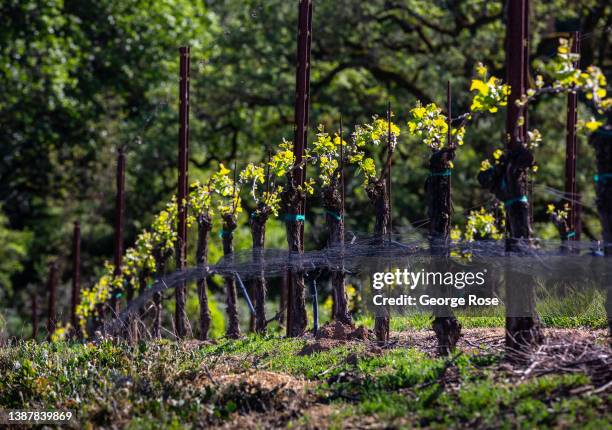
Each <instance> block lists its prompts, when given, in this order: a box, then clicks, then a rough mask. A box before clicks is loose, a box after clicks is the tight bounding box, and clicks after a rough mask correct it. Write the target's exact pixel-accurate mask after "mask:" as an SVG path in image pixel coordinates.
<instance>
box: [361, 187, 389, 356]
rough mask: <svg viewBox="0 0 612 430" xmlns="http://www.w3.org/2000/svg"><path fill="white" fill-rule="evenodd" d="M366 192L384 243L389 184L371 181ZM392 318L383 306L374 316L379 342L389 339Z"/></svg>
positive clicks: (378, 237)
mask: <svg viewBox="0 0 612 430" xmlns="http://www.w3.org/2000/svg"><path fill="white" fill-rule="evenodd" d="M366 193H367V194H368V198H369V199H370V203H372V205H373V206H374V210H375V213H376V221H375V224H374V237H375V238H376V244H377V245H379V246H382V245H384V243H385V235H386V234H387V225H388V224H389V201H388V199H387V186H386V182H385V180H384V179H382V180H378V181H376V182H370V183H369V184H368V185H367V186H366ZM390 323H391V319H390V316H389V309H388V308H387V307H384V308H381V309H380V310H379V311H378V312H377V315H375V317H374V333H375V334H376V339H377V340H378V342H379V343H381V344H384V343H386V342H388V341H389V334H390Z"/></svg>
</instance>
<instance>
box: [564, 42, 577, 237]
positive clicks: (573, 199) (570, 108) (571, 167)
mask: <svg viewBox="0 0 612 430" xmlns="http://www.w3.org/2000/svg"><path fill="white" fill-rule="evenodd" d="M571 52H572V53H574V54H580V32H579V31H575V32H574V33H573V34H572V46H571ZM576 65H577V64H576ZM576 65H575V66H576ZM577 107H578V95H577V94H576V93H575V92H570V93H568V95H567V122H566V135H565V198H566V199H567V200H569V202H570V215H569V218H568V223H569V225H568V235H567V239H568V240H580V196H579V194H578V188H577V185H576V155H577V139H576V122H577V120H578V110H577Z"/></svg>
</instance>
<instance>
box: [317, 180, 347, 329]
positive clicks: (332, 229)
mask: <svg viewBox="0 0 612 430" xmlns="http://www.w3.org/2000/svg"><path fill="white" fill-rule="evenodd" d="M323 204H324V207H325V210H326V214H325V222H326V223H327V229H328V232H329V236H328V240H327V246H328V247H329V248H331V249H333V250H335V251H338V252H340V253H342V254H343V253H344V218H343V216H344V214H343V213H342V210H343V208H342V192H341V190H340V187H339V183H338V182H337V181H334V180H332V183H331V184H330V185H329V186H328V187H326V188H325V189H324V190H323ZM342 257H343V255H342ZM343 269H344V262H343V261H342V266H341V267H340V269H338V270H332V273H331V283H332V298H333V306H332V319H334V320H336V321H340V322H341V323H344V324H352V323H353V321H352V318H351V313H350V310H349V308H348V296H347V294H346V288H345V276H344V270H343Z"/></svg>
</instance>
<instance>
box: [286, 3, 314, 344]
mask: <svg viewBox="0 0 612 430" xmlns="http://www.w3.org/2000/svg"><path fill="white" fill-rule="evenodd" d="M311 43H312V0H300V1H299V3H298V37H297V67H296V73H295V91H296V93H295V124H294V139H293V154H294V156H295V165H296V166H298V165H300V168H299V169H295V170H294V172H293V179H292V180H293V183H294V185H296V186H300V185H303V184H304V182H305V180H306V166H305V165H304V166H301V164H302V161H303V157H304V151H305V149H306V136H307V133H308V116H309V102H310V101H309V93H310V46H311ZM296 209H297V211H296V212H297V213H298V214H301V215H304V214H305V212H306V201H305V199H302V201H301V202H300V204H299V207H298V208H296ZM303 250H304V224H302V225H301V226H300V251H303ZM287 278H288V282H287V288H288V291H287V335H289V333H290V331H291V326H292V312H293V309H292V306H293V296H294V294H293V279H292V274H291V272H290V271H289V272H288V274H287Z"/></svg>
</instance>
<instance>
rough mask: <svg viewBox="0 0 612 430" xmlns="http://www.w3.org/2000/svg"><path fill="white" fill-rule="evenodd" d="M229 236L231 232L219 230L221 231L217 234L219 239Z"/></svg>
mask: <svg viewBox="0 0 612 430" xmlns="http://www.w3.org/2000/svg"><path fill="white" fill-rule="evenodd" d="M230 234H232V232H231V231H225V230H221V231H220V232H219V237H226V236H229V235H230Z"/></svg>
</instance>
